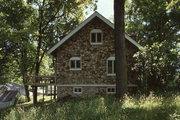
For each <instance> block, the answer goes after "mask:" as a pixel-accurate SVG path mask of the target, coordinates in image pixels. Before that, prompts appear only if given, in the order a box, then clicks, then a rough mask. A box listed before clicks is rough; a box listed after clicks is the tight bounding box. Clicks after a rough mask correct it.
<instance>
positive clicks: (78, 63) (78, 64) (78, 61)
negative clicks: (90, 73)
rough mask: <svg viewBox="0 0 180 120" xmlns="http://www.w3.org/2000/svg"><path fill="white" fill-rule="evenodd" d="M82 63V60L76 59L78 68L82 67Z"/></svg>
mask: <svg viewBox="0 0 180 120" xmlns="http://www.w3.org/2000/svg"><path fill="white" fill-rule="evenodd" d="M80 64H81V63H80V60H77V61H76V68H80V67H81V65H80Z"/></svg>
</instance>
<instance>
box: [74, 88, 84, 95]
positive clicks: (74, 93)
mask: <svg viewBox="0 0 180 120" xmlns="http://www.w3.org/2000/svg"><path fill="white" fill-rule="evenodd" d="M79 88H80V89H81V92H76V91H75V89H79ZM82 92H83V88H82V87H73V93H74V94H82Z"/></svg>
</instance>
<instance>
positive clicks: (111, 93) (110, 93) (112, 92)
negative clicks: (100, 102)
mask: <svg viewBox="0 0 180 120" xmlns="http://www.w3.org/2000/svg"><path fill="white" fill-rule="evenodd" d="M108 89H114V92H109V91H108ZM106 93H107V94H115V93H116V87H107V88H106Z"/></svg>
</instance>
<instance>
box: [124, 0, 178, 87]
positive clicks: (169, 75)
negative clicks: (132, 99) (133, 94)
mask: <svg viewBox="0 0 180 120" xmlns="http://www.w3.org/2000/svg"><path fill="white" fill-rule="evenodd" d="M179 4H180V2H179V1H178V0H143V1H142V0H133V1H132V3H131V5H130V8H129V11H128V12H127V16H126V18H127V24H126V28H127V31H128V32H129V33H132V34H133V35H134V37H135V38H136V40H137V41H138V42H139V43H140V44H141V45H142V46H144V50H143V51H140V52H139V53H138V54H137V55H136V58H137V60H138V64H137V65H136V66H135V67H136V68H138V72H139V80H140V84H141V86H146V87H145V88H146V89H156V88H162V87H163V88H166V87H168V86H170V85H172V83H174V81H176V79H177V78H178V77H179V75H178V74H179V73H178V71H179V69H180V68H179V66H180V62H179V50H180V48H179V41H180V34H179V32H180V31H179V29H180V23H179V21H178V19H179V18H178V16H179V14H180V7H179Z"/></svg>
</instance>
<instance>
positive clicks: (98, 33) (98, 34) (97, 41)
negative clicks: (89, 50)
mask: <svg viewBox="0 0 180 120" xmlns="http://www.w3.org/2000/svg"><path fill="white" fill-rule="evenodd" d="M102 42H103V33H102V30H100V29H93V30H91V33H90V43H91V45H101V44H102Z"/></svg>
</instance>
